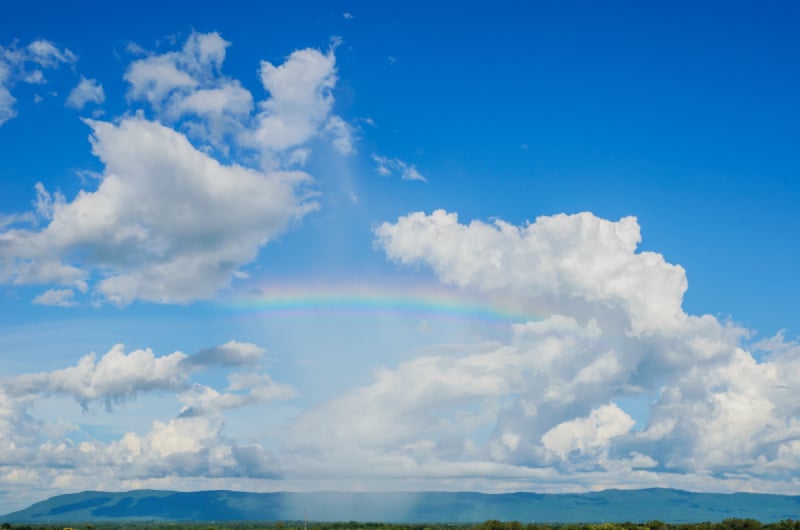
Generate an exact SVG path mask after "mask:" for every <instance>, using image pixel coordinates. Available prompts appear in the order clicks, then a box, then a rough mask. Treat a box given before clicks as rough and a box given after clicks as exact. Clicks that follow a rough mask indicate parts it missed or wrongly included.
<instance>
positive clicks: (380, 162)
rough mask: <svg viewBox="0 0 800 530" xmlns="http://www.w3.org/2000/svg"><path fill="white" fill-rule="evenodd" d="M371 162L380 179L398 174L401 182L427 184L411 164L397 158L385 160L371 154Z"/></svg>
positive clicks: (385, 158)
mask: <svg viewBox="0 0 800 530" xmlns="http://www.w3.org/2000/svg"><path fill="white" fill-rule="evenodd" d="M372 160H373V162H375V171H376V172H377V173H378V174H379V175H380V176H382V177H388V176H390V175H393V174H394V173H398V174H399V175H400V178H401V179H403V180H418V181H421V182H428V179H426V178H425V177H424V176H422V174H421V173H420V172H419V171H418V170H417V168H416V167H414V165H413V164H406V163H405V162H403V161H402V160H400V159H399V158H387V157H385V156H380V155H377V154H375V153H373V154H372Z"/></svg>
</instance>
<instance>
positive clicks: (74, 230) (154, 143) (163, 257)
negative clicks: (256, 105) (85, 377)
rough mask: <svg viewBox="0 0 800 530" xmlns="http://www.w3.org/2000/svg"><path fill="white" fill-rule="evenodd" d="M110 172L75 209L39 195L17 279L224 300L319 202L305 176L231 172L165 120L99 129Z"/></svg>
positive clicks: (8, 261)
mask: <svg viewBox="0 0 800 530" xmlns="http://www.w3.org/2000/svg"><path fill="white" fill-rule="evenodd" d="M87 124H88V125H89V126H90V127H91V128H92V132H93V134H92V144H93V150H94V153H95V154H96V155H97V156H98V157H99V158H100V159H101V161H102V162H103V163H104V165H105V171H104V176H103V180H102V181H101V182H100V184H99V186H98V188H97V189H96V190H95V191H81V192H80V193H79V194H78V195H77V196H76V197H75V199H74V200H73V201H71V202H70V201H67V200H66V199H65V198H64V197H63V196H61V195H60V194H58V193H56V194H54V195H52V196H51V195H50V194H49V193H48V192H47V191H46V190H44V188H43V187H42V186H39V187H38V189H37V190H38V199H37V202H36V205H37V211H38V213H39V215H40V216H41V217H43V218H44V219H45V220H48V221H49V223H48V224H47V226H45V227H44V228H43V229H41V230H38V231H37V230H31V229H11V230H7V231H6V232H4V233H3V234H2V236H3V240H2V246H0V260H2V261H3V262H4V263H5V270H6V271H7V272H6V273H5V274H6V276H5V278H3V279H4V280H5V281H9V280H10V281H13V282H14V283H18V284H41V283H49V282H54V283H60V284H62V285H65V286H77V287H78V288H83V289H85V288H86V282H87V280H89V279H90V278H91V274H92V272H98V273H100V276H99V279H98V281H97V282H96V283H95V284H94V286H93V289H94V291H95V292H96V293H97V295H99V296H100V297H101V298H102V299H105V300H108V301H110V302H112V303H115V304H118V305H125V304H128V303H130V302H131V301H133V300H137V299H139V300H150V301H154V302H188V301H191V300H195V299H198V298H206V297H209V296H211V295H213V294H214V293H215V292H216V291H217V290H218V289H220V288H221V287H224V286H225V285H227V284H228V282H229V281H230V279H231V277H232V275H233V273H234V272H235V271H236V270H237V269H238V268H239V267H240V266H242V265H244V264H246V263H248V262H250V261H252V260H253V259H255V257H256V255H257V254H258V250H259V248H260V247H262V246H263V245H265V244H266V243H267V242H268V241H269V240H270V239H272V238H273V237H275V236H276V235H277V234H279V233H280V232H282V231H283V230H284V229H285V228H286V227H287V226H288V224H289V223H290V222H292V221H293V220H295V219H298V218H300V217H302V216H303V215H305V214H306V213H308V212H309V211H312V210H314V209H315V208H316V207H317V205H316V203H315V202H313V201H311V200H308V199H307V197H306V196H305V195H304V194H302V192H301V191H300V189H301V187H302V186H303V185H304V184H305V183H306V182H308V181H309V180H310V177H309V176H308V175H307V174H305V173H300V172H270V173H263V172H259V171H256V170H252V169H247V168H244V167H242V166H238V165H222V164H220V163H219V162H217V161H216V160H215V159H213V158H211V157H209V156H208V155H206V154H204V153H202V152H200V151H198V150H197V149H195V148H194V147H193V146H192V145H191V144H190V143H189V142H188V140H187V139H186V137H185V136H183V135H182V134H180V133H178V132H176V131H174V130H172V129H169V128H167V127H164V126H163V125H160V124H158V123H155V122H150V121H146V120H143V119H140V118H126V119H124V120H122V121H121V122H120V123H119V124H117V125H115V124H111V123H107V122H99V121H92V120H87Z"/></svg>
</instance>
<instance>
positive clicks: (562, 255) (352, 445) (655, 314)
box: [292, 211, 800, 489]
mask: <svg viewBox="0 0 800 530" xmlns="http://www.w3.org/2000/svg"><path fill="white" fill-rule="evenodd" d="M375 233H376V237H377V244H378V246H379V247H380V248H382V249H383V250H384V251H385V252H386V255H387V256H388V257H389V258H390V259H392V260H395V261H397V262H398V263H401V264H409V265H416V264H422V265H425V266H428V267H430V268H431V269H433V271H434V272H435V273H436V274H437V275H438V276H439V277H440V279H441V280H442V281H443V282H445V283H449V284H454V285H457V286H458V287H460V288H462V289H465V290H472V291H478V292H481V293H483V294H484V295H487V296H489V297H495V298H498V299H504V300H506V301H511V302H513V303H514V304H516V306H518V307H522V308H525V310H526V311H529V312H532V313H534V314H543V315H551V316H549V317H547V318H545V319H543V320H541V321H534V322H528V323H525V324H516V325H514V326H513V330H514V333H513V337H512V339H511V340H510V341H509V342H508V343H507V344H505V345H502V346H500V347H493V348H491V349H490V350H489V351H487V352H484V353H479V354H474V353H473V354H466V355H461V356H459V355H454V356H448V357H439V356H436V357H430V356H423V357H420V358H417V359H414V360H411V361H406V362H404V363H401V364H400V365H398V366H397V367H395V368H384V369H382V370H381V371H379V372H378V373H377V374H376V376H375V379H374V381H373V383H371V384H369V385H366V386H363V387H360V388H358V389H355V390H353V391H351V392H349V393H347V394H345V395H343V396H341V397H340V398H338V399H336V400H334V401H332V402H330V403H328V404H325V405H322V406H320V407H319V408H317V409H314V410H312V411H309V412H308V413H306V414H305V415H304V416H302V417H301V419H300V421H299V422H298V424H297V427H296V428H297V432H296V433H295V434H294V436H293V437H292V440H293V441H295V440H297V439H304V440H307V439H308V436H307V435H308V433H309V432H310V430H311V429H312V425H313V426H315V427H316V428H318V429H320V430H321V432H324V433H325V436H323V437H321V440H323V441H319V442H308V446H306V447H305V448H304V446H303V445H302V444H298V445H296V446H295V447H296V448H297V451H298V452H300V453H301V454H313V453H314V452H315V451H321V452H325V453H327V454H340V456H341V460H340V461H342V462H349V463H351V465H354V466H357V464H356V463H357V462H371V461H375V462H376V465H378V464H377V463H380V462H382V464H381V465H384V466H386V467H385V471H386V472H387V473H388V472H389V471H388V469H395V470H397V469H401V468H403V467H404V466H419V468H420V469H421V468H423V467H425V468H429V466H431V465H433V467H434V468H436V469H438V470H439V471H438V472H440V473H443V474H445V475H447V476H453V477H454V476H458V474H459V473H460V471H459V470H460V469H462V466H463V465H464V464H469V466H472V467H473V468H474V467H475V466H482V465H483V466H487V467H486V468H485V469H486V475H485V476H495V477H496V478H500V477H502V476H506V475H504V473H508V469H507V467H508V466H511V467H512V468H515V469H518V471H519V473H521V476H523V475H526V473H528V475H527V476H533V475H537V473H538V471H537V470H547V472H546V473H545V475H546V477H544V476H543V475H537V476H538V479H537V480H539V482H538V483H539V484H542V482H541V481H542V480H549V481H551V482H550V483H551V484H553V485H555V484H558V483H565V482H569V483H572V484H588V483H595V484H596V483H598V481H599V482H602V483H603V484H606V485H609V486H611V485H615V484H628V485H629V486H630V485H631V480H634V479H632V478H631V477H632V474H633V475H635V476H636V478H635V483H636V484H637V485H653V484H670V485H673V486H675V487H686V486H685V485H686V484H692V488H693V489H708V488H716V489H719V488H732V489H735V488H736V487H737V485H740V484H741V483H740V482H736V480H738V479H736V478H735V477H739V478H743V477H745V478H743V480H751V481H762V482H760V483H761V484H764V483H765V482H764V481H767V482H768V481H770V480H775V481H791V471H787V470H795V469H797V468H798V465H800V452H799V451H798V448H800V442H798V440H800V431H799V430H798V424H797V422H796V421H794V419H793V418H796V417H797V416H798V414H800V400H797V399H796V398H795V397H793V396H794V394H792V393H791V392H788V391H787V389H790V388H792V385H793V383H792V382H791V381H792V380H794V379H796V378H797V377H798V376H800V365H799V364H798V361H797V360H798V359H800V353H799V352H800V347H798V346H797V344H795V343H792V342H788V343H787V342H784V340H783V338H782V337H781V336H780V335H778V336H776V337H775V338H773V339H771V340H769V341H761V342H759V343H757V344H756V345H755V346H749V347H748V345H747V342H746V341H747V340H748V337H749V336H750V332H749V331H748V330H745V329H742V328H739V327H737V326H735V325H733V324H731V323H725V322H720V321H718V320H717V319H716V318H714V317H712V316H709V315H703V316H694V315H688V314H686V313H685V312H684V311H683V308H682V300H683V294H684V292H685V290H686V287H687V280H686V274H685V272H684V270H683V269H682V268H681V267H680V266H676V265H673V264H670V263H667V262H666V261H665V260H664V258H663V257H662V256H661V255H659V254H656V253H653V252H642V251H639V250H638V249H637V247H638V245H639V242H640V241H641V234H640V230H639V225H638V223H637V221H636V219H635V218H633V217H627V218H623V219H620V220H618V221H609V220H605V219H601V218H598V217H596V216H594V215H592V214H589V213H582V214H576V215H564V214H561V215H555V216H549V217H539V218H537V219H536V221H535V222H534V223H529V224H526V225H523V226H513V225H510V224H508V223H506V222H504V221H502V220H499V219H498V220H494V221H493V222H491V223H484V222H481V221H473V222H471V223H469V224H462V223H460V222H459V221H458V217H457V216H456V215H455V214H452V213H447V212H444V211H436V212H433V213H432V214H424V213H412V214H409V215H406V216H403V217H401V218H399V219H398V220H397V221H396V222H394V223H384V224H383V225H381V226H379V227H377V229H376V230H375ZM748 348H749V349H750V350H753V349H754V348H758V349H759V353H758V355H757V356H756V355H755V354H754V352H753V351H748ZM651 395H655V396H657V397H656V398H655V400H654V401H652V402H651V403H650V404H649V407H648V413H647V415H646V417H644V418H641V421H642V423H641V424H640V425H638V428H635V426H636V422H635V420H634V419H633V417H632V415H631V413H629V412H628V411H626V410H625V405H623V404H622V403H625V402H628V403H630V402H632V401H631V400H633V401H638V402H639V403H643V404H644V405H647V401H648V400H649V399H648V398H647V396H651ZM620 400H622V401H620ZM365 403H366V405H365ZM346 417H350V418H352V417H355V418H357V419H356V421H349V422H347V423H346V425H347V428H345V427H344V425H345V423H343V422H342V421H341V420H342V419H343V418H346ZM387 418H392V419H393V420H395V421H392V422H388V420H387ZM487 433H489V434H488V436H487ZM293 443H295V442H293ZM315 444H316V445H315ZM345 448H346V449H345ZM499 466H500V467H499ZM501 466H506V467H505V468H504V467H501ZM415 469H416V467H415ZM448 470H449V471H448ZM676 472H677V474H676ZM726 481H729V482H726ZM778 483H779V482H774V483H773V485H774V484H778ZM682 484H683V486H682ZM726 484H727V485H726ZM786 484H787V483H786V482H784V485H786ZM738 487H740V486H738Z"/></svg>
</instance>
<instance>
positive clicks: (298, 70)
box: [125, 33, 355, 168]
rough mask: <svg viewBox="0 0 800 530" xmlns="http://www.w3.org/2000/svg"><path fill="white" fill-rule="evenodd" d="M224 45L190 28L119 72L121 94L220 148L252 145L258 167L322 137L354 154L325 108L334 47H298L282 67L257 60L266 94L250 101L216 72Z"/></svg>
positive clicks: (345, 129) (286, 159)
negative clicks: (181, 39) (125, 86)
mask: <svg viewBox="0 0 800 530" xmlns="http://www.w3.org/2000/svg"><path fill="white" fill-rule="evenodd" d="M229 46H230V43H229V42H228V41H226V40H224V39H223V38H222V37H221V36H220V35H219V34H218V33H208V34H202V33H192V35H191V36H190V37H189V38H188V39H187V41H186V43H185V44H184V46H183V48H182V49H181V50H179V51H174V52H168V53H164V54H151V55H148V56H147V57H145V58H142V59H139V60H136V61H134V62H133V63H132V64H131V65H130V67H129V68H128V70H127V71H126V73H125V80H126V81H127V82H128V83H129V84H130V91H129V94H128V95H129V97H130V98H131V99H132V100H144V101H146V102H148V103H149V104H150V106H151V107H152V108H153V109H154V110H155V111H156V113H157V115H158V116H159V118H160V119H162V120H165V121H166V122H169V123H174V124H177V125H178V126H179V127H182V128H183V129H185V130H186V132H187V133H188V134H189V135H190V136H191V137H192V138H194V139H196V140H198V141H202V142H207V143H209V144H210V145H213V146H214V147H215V148H217V149H220V150H221V151H223V152H226V153H227V152H228V151H229V150H230V148H231V147H233V148H236V149H254V150H256V151H257V152H258V154H259V158H260V163H261V164H262V166H263V167H268V168H275V167H278V166H281V165H286V164H288V165H291V164H292V163H293V154H292V153H294V152H295V150H296V149H297V148H300V147H301V146H302V145H303V144H305V143H307V142H308V141H309V140H311V139H313V138H315V137H324V138H327V139H329V140H330V142H331V144H332V145H333V147H334V149H336V150H337V151H338V152H340V153H342V154H351V153H353V152H355V149H354V147H353V128H352V127H351V126H350V124H348V123H347V122H345V121H344V120H343V119H342V118H341V117H339V116H337V115H335V114H333V112H332V109H333V103H334V98H333V94H332V91H333V88H334V87H335V85H336V81H337V76H336V58H335V55H334V48H335V46H331V48H330V49H329V50H328V51H327V53H322V52H320V51H319V50H315V49H310V48H308V49H303V50H297V51H295V52H293V53H292V54H290V55H289V57H287V59H286V61H285V62H284V63H283V64H277V65H276V64H273V63H271V62H269V61H262V62H261V65H260V68H259V75H260V80H261V83H262V86H263V88H264V90H265V91H266V92H267V96H266V97H265V98H264V99H262V100H260V101H258V102H257V103H256V102H255V99H254V97H253V95H252V94H251V93H250V92H249V91H248V90H247V89H245V88H244V87H242V85H241V83H240V82H239V81H238V80H236V79H232V78H230V77H227V76H225V75H224V74H223V73H222V71H221V70H222V64H223V62H224V60H225V55H226V52H227V48H228V47H229ZM254 111H255V113H254ZM305 149H307V148H305ZM301 165H302V164H301Z"/></svg>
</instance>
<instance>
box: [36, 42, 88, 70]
mask: <svg viewBox="0 0 800 530" xmlns="http://www.w3.org/2000/svg"><path fill="white" fill-rule="evenodd" d="M27 51H28V57H27V58H28V60H29V61H32V62H35V63H37V64H39V65H41V66H43V67H45V68H55V67H57V66H59V65H60V64H65V63H66V64H70V63H74V62H75V61H77V60H78V58H77V57H76V56H75V54H74V53H72V52H71V51H70V50H69V49H67V48H64V49H59V48H58V47H56V46H55V45H54V44H53V43H52V42H50V41H46V40H37V41H33V42H32V43H30V44H29V45H28V47H27Z"/></svg>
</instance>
